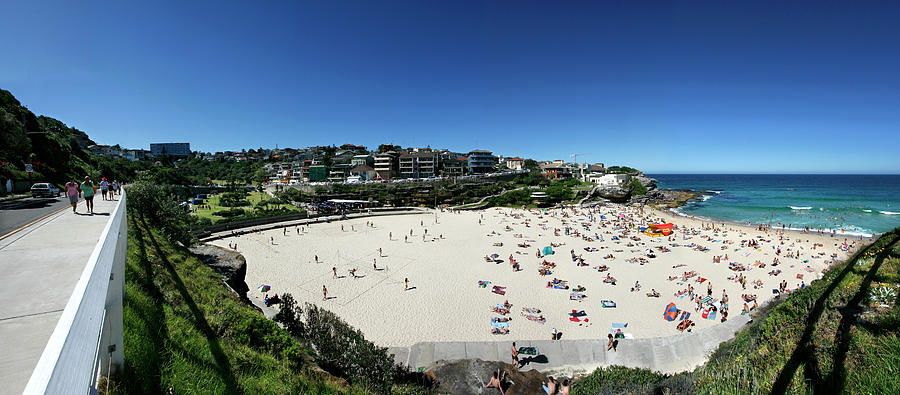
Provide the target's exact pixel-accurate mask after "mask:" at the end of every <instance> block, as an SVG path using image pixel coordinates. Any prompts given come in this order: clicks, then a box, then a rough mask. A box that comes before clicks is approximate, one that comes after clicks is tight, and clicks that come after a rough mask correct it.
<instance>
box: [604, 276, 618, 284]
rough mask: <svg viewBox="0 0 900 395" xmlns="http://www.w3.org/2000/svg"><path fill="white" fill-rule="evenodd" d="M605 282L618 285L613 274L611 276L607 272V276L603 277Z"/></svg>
mask: <svg viewBox="0 0 900 395" xmlns="http://www.w3.org/2000/svg"><path fill="white" fill-rule="evenodd" d="M603 282H604V283H607V284H612V285H616V279H615V277H613V276H610V275H609V273H606V278H604V279H603Z"/></svg>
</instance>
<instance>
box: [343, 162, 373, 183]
mask: <svg viewBox="0 0 900 395" xmlns="http://www.w3.org/2000/svg"><path fill="white" fill-rule="evenodd" d="M377 176H378V173H376V172H375V168H374V167H372V166H368V165H359V166H355V167H353V168H352V169H350V177H348V178H347V182H354V181H356V182H360V181H368V180H374V179H375V177H377Z"/></svg>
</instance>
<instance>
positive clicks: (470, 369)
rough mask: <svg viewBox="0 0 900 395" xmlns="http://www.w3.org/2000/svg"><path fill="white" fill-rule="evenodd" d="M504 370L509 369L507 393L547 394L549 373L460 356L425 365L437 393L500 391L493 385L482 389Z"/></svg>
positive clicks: (505, 382)
mask: <svg viewBox="0 0 900 395" xmlns="http://www.w3.org/2000/svg"><path fill="white" fill-rule="evenodd" d="M497 369H501V370H504V371H506V379H505V380H504V386H503V390H504V391H505V393H506V394H544V393H545V392H544V390H543V389H542V388H541V385H542V384H543V382H544V381H546V380H547V376H546V375H544V374H543V373H541V372H538V371H537V370H534V369H531V370H528V371H521V372H520V371H517V370H514V369H513V366H512V365H510V364H508V363H503V362H498V361H482V360H480V359H461V360H456V361H437V362H435V364H434V365H432V366H430V367H428V368H426V374H427V375H429V376H432V377H433V378H434V380H435V386H434V393H437V394H482V393H484V394H499V393H500V391H498V390H497V389H494V388H483V385H484V384H487V383H488V381H490V379H491V375H493V374H494V372H496V371H497Z"/></svg>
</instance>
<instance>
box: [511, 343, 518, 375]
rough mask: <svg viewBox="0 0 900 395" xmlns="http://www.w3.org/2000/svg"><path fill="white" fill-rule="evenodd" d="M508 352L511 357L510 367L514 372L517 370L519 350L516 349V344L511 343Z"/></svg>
mask: <svg viewBox="0 0 900 395" xmlns="http://www.w3.org/2000/svg"><path fill="white" fill-rule="evenodd" d="M509 350H510V354H511V356H512V365H513V367H514V368H515V369H516V370H519V350H518V349H517V348H516V342H513V344H512V347H510V348H509Z"/></svg>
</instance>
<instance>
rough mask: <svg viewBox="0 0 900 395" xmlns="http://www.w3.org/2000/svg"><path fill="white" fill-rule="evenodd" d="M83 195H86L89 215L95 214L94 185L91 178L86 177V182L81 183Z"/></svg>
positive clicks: (85, 199)
mask: <svg viewBox="0 0 900 395" xmlns="http://www.w3.org/2000/svg"><path fill="white" fill-rule="evenodd" d="M80 188H81V194H82V195H84V203H85V205H86V206H87V209H88V214H93V213H94V183H93V182H91V178H90V177H88V176H84V182H82V183H81V186H80Z"/></svg>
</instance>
